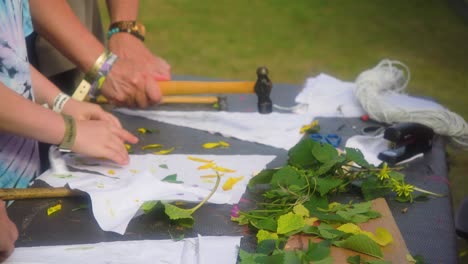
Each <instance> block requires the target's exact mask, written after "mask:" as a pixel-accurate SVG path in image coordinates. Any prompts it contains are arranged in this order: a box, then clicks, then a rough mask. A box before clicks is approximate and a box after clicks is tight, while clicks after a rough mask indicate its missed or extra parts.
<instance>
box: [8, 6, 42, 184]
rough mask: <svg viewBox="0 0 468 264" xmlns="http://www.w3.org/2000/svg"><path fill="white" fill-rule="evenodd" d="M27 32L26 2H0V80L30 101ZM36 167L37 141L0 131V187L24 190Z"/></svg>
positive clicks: (28, 19)
mask: <svg viewBox="0 0 468 264" xmlns="http://www.w3.org/2000/svg"><path fill="white" fill-rule="evenodd" d="M31 32H32V23H31V18H30V15H29V4H28V1H27V0H0V81H1V82H2V84H3V85H5V86H7V87H8V88H10V89H11V90H13V91H15V92H16V93H18V94H20V95H21V96H23V97H25V98H27V99H29V100H32V101H33V100H34V96H33V92H32V87H31V73H30V69H29V62H28V56H27V51H26V42H25V36H26V35H29V34H30V33H31ZM1 101H2V98H0V103H1ZM18 110H19V109H11V111H18ZM39 166H40V165H39V153H38V146H37V141H35V140H32V139H28V138H24V137H20V136H16V135H11V134H6V133H2V132H0V188H24V187H27V186H28V184H29V183H30V181H31V180H33V179H34V178H35V177H36V176H37V174H38V173H39Z"/></svg>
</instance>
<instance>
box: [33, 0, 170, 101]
mask: <svg viewBox="0 0 468 264" xmlns="http://www.w3.org/2000/svg"><path fill="white" fill-rule="evenodd" d="M122 2H132V1H122ZM30 6H31V15H32V18H33V22H34V27H35V29H36V31H37V32H38V33H39V34H40V35H41V36H42V37H44V38H45V39H47V40H48V41H49V42H50V43H51V44H52V45H53V46H54V47H55V48H57V49H58V50H59V51H60V52H61V53H62V54H64V55H65V56H66V57H67V58H68V59H70V60H71V61H72V62H73V63H75V64H76V65H77V66H78V67H79V68H80V70H81V71H82V72H84V73H86V74H87V76H88V77H90V78H88V77H87V78H86V79H88V80H86V82H82V84H80V86H79V89H83V86H87V92H86V93H84V94H80V97H76V98H79V99H84V98H85V97H86V96H91V97H92V96H93V94H94V92H101V93H102V94H103V95H104V96H105V97H107V98H108V99H109V101H111V102H113V103H116V104H119V105H127V106H141V107H146V106H148V105H149V104H154V103H157V102H158V101H159V100H160V98H161V93H160V91H159V88H158V86H157V83H156V80H155V79H154V78H148V77H147V76H149V75H150V74H148V70H147V69H145V68H144V67H140V64H141V63H140V62H139V61H138V60H137V59H132V58H125V57H119V59H117V60H114V63H113V64H112V68H109V72H107V75H105V76H104V78H103V76H102V75H99V73H103V72H105V69H101V68H102V66H103V64H104V63H105V62H106V59H109V56H108V55H107V53H106V50H105V47H104V46H103V45H102V44H101V43H100V42H99V41H98V40H97V39H96V38H95V37H94V36H93V35H92V34H91V32H89V31H88V30H87V29H86V27H85V26H84V25H83V24H81V22H80V21H79V19H78V18H77V17H76V16H75V15H74V13H73V11H72V10H71V8H70V6H69V5H68V4H67V2H66V1H65V0H48V1H41V0H30ZM116 55H117V56H118V55H119V54H116ZM96 72H97V75H93V74H92V73H96ZM89 73H91V75H89ZM93 77H96V78H94V79H93ZM90 81H91V82H90ZM95 81H98V82H96V84H95V85H94V87H93V84H94V83H95ZM85 90H86V89H85ZM90 91H91V92H92V94H89V92H90Z"/></svg>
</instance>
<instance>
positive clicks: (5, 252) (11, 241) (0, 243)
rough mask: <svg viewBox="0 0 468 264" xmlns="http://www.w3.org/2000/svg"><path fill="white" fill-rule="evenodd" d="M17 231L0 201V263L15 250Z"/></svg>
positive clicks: (3, 203) (2, 202)
mask: <svg viewBox="0 0 468 264" xmlns="http://www.w3.org/2000/svg"><path fill="white" fill-rule="evenodd" d="M16 239H18V229H16V225H15V224H14V223H13V222H12V221H11V220H10V218H8V215H7V211H6V206H5V202H4V201H0V262H3V261H5V260H6V259H7V258H8V257H9V256H10V255H11V253H13V250H14V249H15V241H16Z"/></svg>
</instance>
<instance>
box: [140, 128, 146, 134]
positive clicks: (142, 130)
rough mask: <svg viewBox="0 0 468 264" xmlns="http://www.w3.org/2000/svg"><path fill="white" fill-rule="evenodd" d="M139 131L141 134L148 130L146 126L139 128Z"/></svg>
mask: <svg viewBox="0 0 468 264" xmlns="http://www.w3.org/2000/svg"><path fill="white" fill-rule="evenodd" d="M138 132H139V133H140V134H146V132H147V131H146V128H144V127H140V128H138Z"/></svg>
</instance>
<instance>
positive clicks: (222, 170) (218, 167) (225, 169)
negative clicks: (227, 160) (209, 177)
mask: <svg viewBox="0 0 468 264" xmlns="http://www.w3.org/2000/svg"><path fill="white" fill-rule="evenodd" d="M213 170H215V171H219V172H236V171H235V170H231V169H228V168H223V167H220V166H215V167H213Z"/></svg>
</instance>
